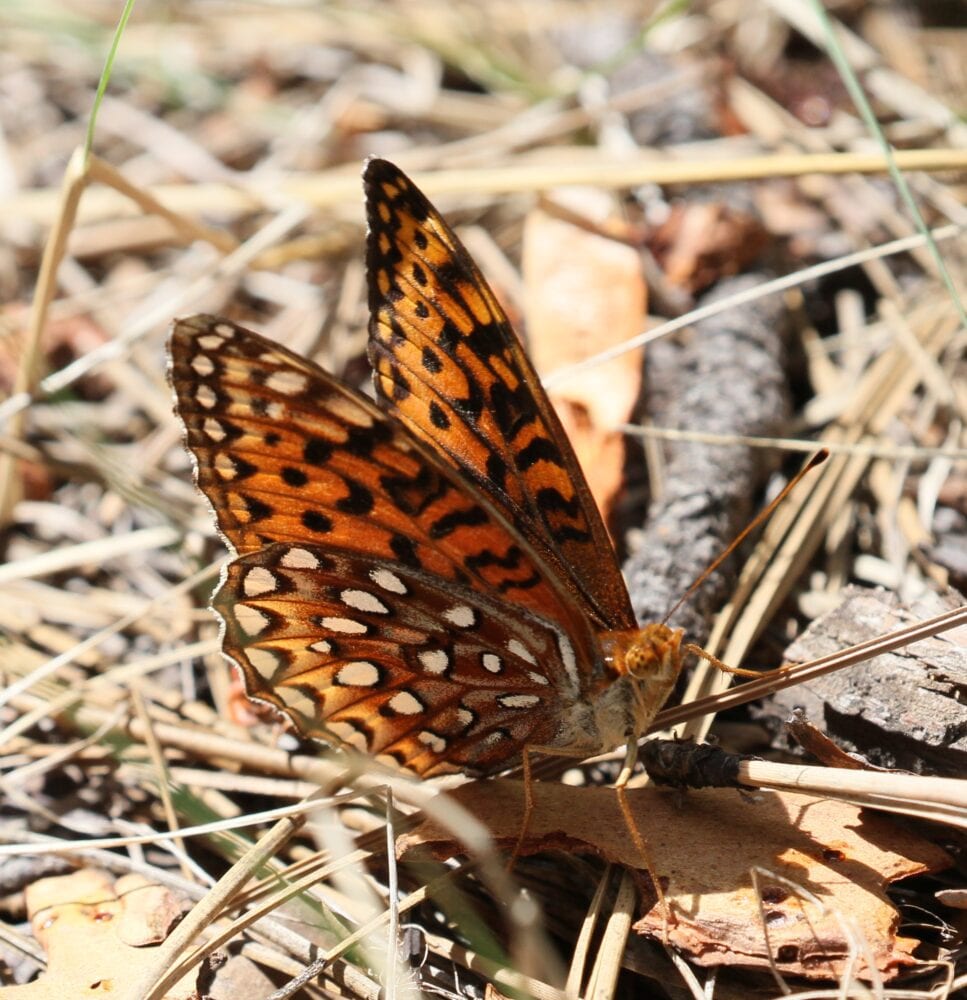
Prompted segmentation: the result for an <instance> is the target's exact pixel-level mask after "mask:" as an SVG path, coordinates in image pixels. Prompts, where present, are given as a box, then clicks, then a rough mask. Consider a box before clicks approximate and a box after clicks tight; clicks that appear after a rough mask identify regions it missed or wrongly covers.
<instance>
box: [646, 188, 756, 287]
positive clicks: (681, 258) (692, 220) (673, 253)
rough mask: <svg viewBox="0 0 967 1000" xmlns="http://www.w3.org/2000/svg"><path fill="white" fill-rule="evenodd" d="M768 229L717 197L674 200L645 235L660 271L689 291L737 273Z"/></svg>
mask: <svg viewBox="0 0 967 1000" xmlns="http://www.w3.org/2000/svg"><path fill="white" fill-rule="evenodd" d="M767 239H768V235H767V233H766V230H765V229H764V228H763V226H762V224H761V223H760V222H759V221H758V220H757V219H755V218H754V217H753V216H751V215H749V214H748V213H745V212H740V211H737V210H736V209H734V208H730V207H729V206H728V205H723V204H721V203H720V202H705V203H701V202H696V203H694V204H687V205H686V204H683V203H679V204H676V205H674V206H673V207H672V210H671V212H670V213H669V216H668V218H667V219H666V220H665V222H664V223H663V224H662V225H661V226H659V228H658V229H657V230H656V231H655V233H654V235H653V236H652V238H651V239H650V240H649V241H648V242H649V245H650V247H651V249H652V252H653V253H654V255H655V258H656V259H657V260H658V262H659V263H660V264H661V266H662V270H663V271H664V273H665V277H666V278H667V279H668V281H669V283H670V284H672V285H677V286H678V287H679V288H686V289H688V291H690V292H691V293H692V294H695V293H697V292H700V291H701V290H702V289H704V288H708V287H709V286H710V285H712V284H714V283H715V282H716V281H718V280H719V279H720V278H722V277H724V276H727V275H732V274H739V273H740V272H741V271H743V270H744V269H745V268H746V266H747V265H748V264H750V263H752V261H754V260H755V259H756V257H758V256H759V254H760V253H761V251H762V249H763V247H764V246H765V244H766V241H767Z"/></svg>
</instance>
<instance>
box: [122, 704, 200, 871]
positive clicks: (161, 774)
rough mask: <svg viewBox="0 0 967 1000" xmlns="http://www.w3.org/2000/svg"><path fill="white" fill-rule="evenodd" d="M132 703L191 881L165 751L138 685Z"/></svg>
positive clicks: (159, 791) (180, 854) (168, 820)
mask: <svg viewBox="0 0 967 1000" xmlns="http://www.w3.org/2000/svg"><path fill="white" fill-rule="evenodd" d="M131 704H132V705H133V706H134V711H135V713H136V714H137V716H138V718H139V719H140V720H141V723H142V725H143V726H144V742H145V746H146V747H147V748H148V754H149V755H150V757H151V762H152V764H153V765H154V769H155V778H156V783H157V786H158V794H159V795H160V796H161V804H162V808H163V809H164V814H165V822H166V823H167V824H168V829H169V830H170V831H171V833H172V835H173V836H172V838H171V839H172V841H173V842H174V845H175V848H176V850H177V853H178V856H179V859H180V864H181V874H182V876H184V878H185V879H186V880H187V881H191V879H192V873H191V868H190V867H189V866H188V863H187V861H186V860H185V858H187V856H188V852H187V851H186V850H185V843H184V841H183V840H182V839H181V837H179V836H178V832H177V831H178V813H177V810H176V809H175V806H174V803H173V802H172V801H171V781H170V776H169V774H168V768H167V764H166V762H165V758H164V752H163V751H162V748H161V744H160V743H159V742H158V738H157V736H156V735H155V732H154V727H153V726H152V723H151V717H150V716H149V715H148V709H147V706H146V705H145V703H144V695H143V694H142V693H141V689H140V688H139V687H138V686H137V685H135V686H134V687H132V688H131Z"/></svg>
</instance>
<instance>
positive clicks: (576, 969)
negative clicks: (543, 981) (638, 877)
mask: <svg viewBox="0 0 967 1000" xmlns="http://www.w3.org/2000/svg"><path fill="white" fill-rule="evenodd" d="M613 873H614V866H613V865H611V864H608V865H607V866H606V867H605V869H604V871H603V872H602V873H601V878H600V879H598V886H597V888H596V889H595V890H594V896H593V897H592V899H591V903H590V905H589V906H588V911H587V913H586V914H585V915H584V919H583V920H582V921H581V930H580V933H579V934H578V937H577V940H576V941H575V942H574V946H573V948H572V949H571V964H570V967H569V968H568V970H567V981H566V982H565V984H564V991H565V993H567V994H568V996H575V997H576V996H578V995H579V994H580V992H581V983H582V981H583V980H584V968H585V966H586V964H587V961H588V955H589V953H590V949H591V936H592V935H593V934H594V930H595V927H597V924H598V919H599V917H600V916H601V908H602V906H603V904H604V894H605V891H606V890H607V888H608V883H609V882H610V881H611V877H612V875H613Z"/></svg>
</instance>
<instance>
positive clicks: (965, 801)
mask: <svg viewBox="0 0 967 1000" xmlns="http://www.w3.org/2000/svg"><path fill="white" fill-rule="evenodd" d="M738 780H739V781H741V782H742V783H743V784H745V785H749V786H753V787H756V788H775V789H785V790H787V791H800V792H809V793H811V794H815V795H822V796H824V797H826V798H836V799H843V800H847V801H850V802H853V803H855V804H856V805H860V806H873V807H875V808H877V809H884V810H887V811H890V812H899V813H904V814H905V815H909V816H919V817H922V818H924V819H932V820H935V821H937V822H941V823H948V824H949V825H951V826H956V827H960V828H962V829H963V828H967V781H965V780H960V779H958V778H934V777H928V776H925V775H922V774H892V773H886V772H883V771H852V770H849V771H847V770H845V769H843V768H835V767H812V766H808V765H801V764H776V763H773V762H772V761H765V760H751V761H744V762H743V763H741V764H740V765H739V774H738Z"/></svg>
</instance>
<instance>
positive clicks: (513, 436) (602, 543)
mask: <svg viewBox="0 0 967 1000" xmlns="http://www.w3.org/2000/svg"><path fill="white" fill-rule="evenodd" d="M364 185H365V189H366V204H367V215H368V220H369V237H368V244H367V272H368V276H369V299H370V314H371V316H370V361H371V363H372V365H373V369H374V377H375V381H376V388H377V393H378V395H379V396H380V398H381V400H382V401H383V403H384V405H385V406H386V407H387V408H388V409H389V410H391V412H393V413H395V414H397V415H398V416H399V417H400V418H401V419H402V420H403V421H404V422H405V423H406V425H407V426H408V427H409V428H410V429H411V430H412V431H413V432H414V433H415V434H417V435H419V436H420V437H421V438H423V439H425V440H427V441H429V442H430V443H431V444H432V446H433V447H434V448H435V449H437V450H438V451H440V452H441V453H443V454H445V455H446V456H447V457H448V458H449V459H450V461H452V462H453V463H454V464H455V465H456V466H457V467H458V468H460V469H461V470H463V472H464V473H465V475H466V476H467V477H468V478H469V479H470V480H471V481H472V482H473V483H475V484H476V486H477V488H478V489H480V490H483V491H484V492H486V494H487V495H489V496H490V497H491V499H492V500H493V501H494V502H495V503H496V504H497V505H498V507H499V508H501V509H502V510H503V511H504V512H505V514H506V516H507V519H508V520H509V521H510V522H511V523H512V524H513V525H514V526H515V527H516V528H517V529H518V530H519V531H520V532H521V533H522V534H523V535H525V536H526V538H527V539H528V540H529V541H530V543H531V545H532V546H534V548H536V549H537V550H538V551H539V552H541V553H542V557H543V559H544V561H545V562H546V563H547V564H549V565H550V566H551V567H553V570H554V572H556V573H557V574H559V576H560V577H561V579H562V580H563V581H565V582H566V583H567V585H568V586H569V587H570V588H571V589H572V590H573V591H574V592H575V593H576V594H579V595H580V599H581V601H582V603H583V605H584V609H585V613H586V614H587V615H588V617H589V618H590V619H591V620H593V621H595V622H596V623H597V624H598V626H599V627H601V628H605V629H627V628H632V627H634V625H635V619H634V614H633V612H632V610H631V605H630V601H629V599H628V594H627V590H626V588H625V585H624V581H623V580H622V577H621V572H620V569H619V567H618V564H617V561H616V558H615V555H614V551H613V549H612V546H611V542H610V539H609V537H608V534H607V532H606V530H605V528H604V524H603V522H602V520H601V517H600V514H599V513H598V510H597V507H596V506H595V503H594V500H593V498H592V497H591V493H590V490H589V489H588V486H587V483H586V482H585V479H584V475H583V473H582V472H581V469H580V467H579V466H578V463H577V459H576V457H575V455H574V452H573V450H572V448H571V446H570V443H569V442H568V440H567V437H566V435H565V434H564V431H563V429H562V428H561V424H560V421H559V420H558V418H557V416H556V414H555V413H554V410H553V408H552V406H551V404H550V402H549V400H548V399H547V396H546V394H545V392H544V391H543V389H542V387H541V385H540V382H539V380H538V378H537V375H536V373H535V372H534V369H533V367H532V366H531V364H530V362H529V361H528V359H527V357H526V355H525V354H524V352H523V349H522V348H521V345H520V342H519V341H518V339H517V337H516V334H515V333H514V332H513V330H512V329H511V327H510V324H509V322H508V320H507V318H506V316H505V315H504V312H503V310H502V309H501V307H500V305H499V303H498V302H497V300H496V298H495V296H494V294H493V292H492V291H491V290H490V288H489V287H488V285H487V283H486V281H485V280H484V278H483V276H482V275H481V274H480V271H479V270H478V269H477V267H476V265H475V264H474V263H473V261H472V260H471V258H470V256H469V254H468V253H467V252H466V250H465V249H464V248H463V246H462V244H461V243H460V241H459V240H458V239H457V238H456V236H455V235H454V234H453V232H452V231H451V230H450V228H449V226H448V225H447V224H446V222H444V220H443V219H442V217H441V216H440V215H439V214H438V213H437V212H436V211H435V209H434V208H433V207H432V206H431V205H430V203H429V202H428V201H427V199H426V198H425V197H424V196H423V195H422V193H421V192H420V191H419V190H418V189H417V188H416V187H415V186H414V185H413V184H412V183H411V182H410V181H409V180H408V178H407V177H406V176H405V175H404V174H403V173H402V172H401V171H400V170H399V169H398V168H397V167H395V166H393V165H392V164H391V163H388V162H386V161H385V160H379V159H373V160H370V161H369V162H368V163H367V165H366V170H365V173H364Z"/></svg>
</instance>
